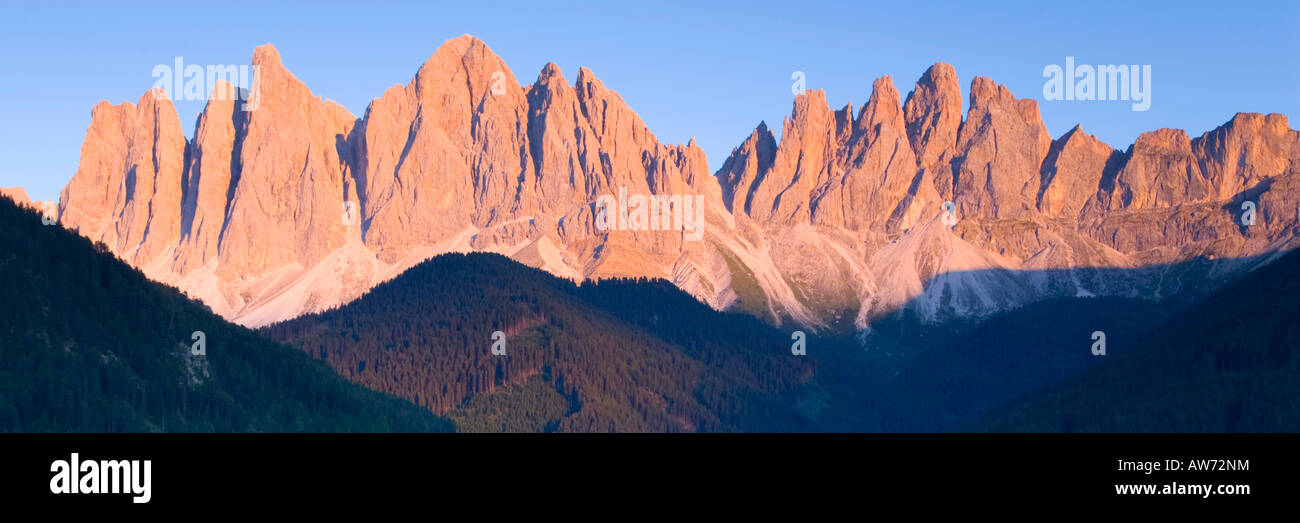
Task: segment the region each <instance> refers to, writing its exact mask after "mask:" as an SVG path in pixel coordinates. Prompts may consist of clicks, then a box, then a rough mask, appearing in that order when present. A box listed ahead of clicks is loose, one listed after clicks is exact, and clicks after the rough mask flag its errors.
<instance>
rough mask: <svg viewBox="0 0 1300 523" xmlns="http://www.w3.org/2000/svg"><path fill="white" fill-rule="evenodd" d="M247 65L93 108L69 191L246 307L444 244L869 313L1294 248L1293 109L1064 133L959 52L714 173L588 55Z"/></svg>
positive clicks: (1120, 281) (104, 223)
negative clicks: (573, 63)
mask: <svg viewBox="0 0 1300 523" xmlns="http://www.w3.org/2000/svg"><path fill="white" fill-rule="evenodd" d="M252 64H253V65H254V66H256V67H257V70H258V71H259V73H258V74H259V75H260V76H259V79H258V82H257V88H256V89H254V90H253V91H252V92H251V95H252V96H254V97H256V98H257V104H256V107H257V108H256V110H252V111H243V110H241V108H240V107H239V103H238V102H237V101H235V100H229V99H221V97H214V98H213V99H212V100H211V101H210V102H209V103H208V105H207V107H206V108H205V109H204V111H203V112H202V113H201V114H200V116H199V117H198V121H197V123H196V124H195V131H194V134H193V138H192V139H186V137H185V133H184V132H183V130H182V127H181V122H180V121H179V119H178V117H177V116H176V111H175V109H174V107H173V106H172V104H171V102H170V101H169V100H167V99H166V98H165V96H163V93H162V92H161V91H159V90H153V91H150V92H147V93H145V95H143V96H142V97H141V98H140V99H139V101H138V102H137V103H134V104H132V103H129V102H127V103H123V104H120V105H110V104H109V103H107V102H101V103H100V104H98V105H96V106H95V108H94V110H93V111H92V116H91V124H90V127H89V129H88V131H87V133H86V138H85V141H84V143H83V145H82V150H81V161H80V166H79V168H78V170H77V172H76V173H75V174H74V175H73V177H72V179H71V180H70V181H69V182H68V184H67V186H66V187H65V188H64V189H63V191H62V194H61V196H60V202H59V220H60V222H61V223H62V224H63V225H64V226H65V227H68V228H70V229H73V230H75V231H77V232H79V233H80V234H82V235H84V236H86V237H88V238H90V239H92V240H94V241H99V242H103V243H104V244H105V245H106V246H107V248H108V249H109V250H110V251H111V252H113V253H114V254H115V255H117V256H118V257H120V258H122V259H123V260H125V261H127V262H128V263H130V264H131V265H133V266H135V267H138V268H139V269H141V270H142V271H143V272H144V273H145V274H146V275H148V276H149V277H150V278H152V279H154V280H157V281H160V282H164V283H167V284H170V285H174V286H176V287H178V288H179V289H181V290H182V291H184V292H185V293H186V294H188V295H190V296H192V297H195V298H197V299H199V300H202V301H203V302H204V303H206V304H207V305H208V306H209V307H211V309H212V310H213V311H214V312H216V313H217V314H220V315H221V316H223V317H225V318H227V319H230V320H233V321H235V322H237V323H240V324H243V325H247V326H262V325H267V324H271V323H274V322H277V321H282V320H287V319H291V318H295V317H298V316H301V315H303V314H307V313H313V312H321V311H325V310H328V309H331V308H334V307H338V306H340V305H342V304H345V303H348V302H350V301H352V300H354V299H356V298H357V297H359V296H361V295H362V294H363V293H365V292H366V291H368V290H369V289H371V288H373V287H375V286H376V285H378V284H380V283H382V282H384V281H388V280H390V279H392V278H394V277H396V276H397V275H399V274H401V273H402V272H404V271H406V270H407V269H409V268H411V267H413V266H415V265H416V264H418V263H420V262H422V261H424V260H427V259H429V258H431V257H433V256H435V255H438V254H442V253H450V252H470V251H485V252H494V253H500V254H503V255H506V256H508V257H510V258H512V259H514V260H516V261H519V262H521V263H524V264H527V265H530V266H533V267H536V268H540V269H543V270H545V271H547V272H550V273H551V274H554V275H556V276H558V277H562V278H567V279H571V280H575V281H580V280H591V279H603V278H662V279H666V280H668V281H670V282H672V284H673V285H675V286H677V287H679V288H680V289H682V290H684V291H686V292H687V293H689V294H690V295H692V296H694V297H695V298H696V299H698V300H699V301H701V302H703V303H705V304H708V305H709V306H711V307H713V308H715V309H719V310H742V311H746V312H749V313H751V314H754V315H756V316H758V317H761V318H764V319H765V320H767V321H768V322H770V323H771V324H773V325H778V326H781V325H795V326H799V327H802V328H806V329H809V330H813V331H835V332H850V331H864V330H867V329H869V328H870V325H871V324H872V323H873V322H875V321H876V320H878V319H880V318H884V317H888V316H890V315H894V314H903V313H906V314H909V315H912V316H914V317H917V318H921V319H922V320H924V321H926V322H931V323H937V322H943V321H946V320H951V319H955V318H981V317H987V316H989V315H991V314H994V313H997V312H1000V311H1007V310H1012V309H1015V308H1016V307H1019V306H1022V305H1024V304H1028V303H1032V302H1035V301H1039V300H1044V299H1049V298H1059V297H1087V296H1116V297H1130V298H1150V299H1163V298H1167V297H1171V296H1189V295H1195V296H1203V295H1205V294H1206V293H1209V292H1211V291H1213V290H1214V289H1216V288H1218V287H1220V286H1222V285H1223V284H1225V283H1226V282H1229V281H1232V280H1233V279H1235V278H1236V277H1239V276H1240V275H1242V274H1245V273H1246V272H1248V271H1249V270H1251V269H1254V268H1256V267H1258V266H1261V265H1263V264H1266V263H1268V262H1269V261H1271V260H1273V259H1275V258H1276V257H1277V256H1279V255H1280V254H1281V253H1283V252H1285V251H1287V250H1289V249H1291V248H1293V247H1295V245H1296V244H1297V241H1300V240H1297V224H1298V223H1300V205H1298V204H1300V185H1298V184H1300V176H1297V175H1298V174H1300V162H1298V161H1297V160H1300V133H1298V132H1297V131H1296V130H1294V129H1291V128H1290V126H1289V123H1288V120H1287V118H1286V116H1284V115H1280V114H1269V115H1262V114H1246V113H1240V114H1237V115H1235V116H1233V117H1232V118H1231V119H1230V120H1229V121H1228V122H1226V123H1225V124H1223V125H1222V126H1220V127H1219V128H1217V129H1214V130H1211V131H1208V132H1205V133H1203V134H1202V135H1200V136H1196V137H1189V136H1188V135H1187V134H1186V133H1185V132H1184V131H1180V130H1173V129H1160V130H1156V131H1152V132H1147V133H1143V134H1142V135H1141V136H1139V137H1138V138H1137V140H1136V142H1135V143H1133V144H1132V145H1130V146H1128V147H1127V149H1125V150H1118V149H1115V148H1113V147H1112V146H1110V145H1107V144H1104V143H1102V142H1101V141H1099V140H1098V139H1096V138H1095V137H1093V136H1091V135H1089V134H1087V133H1086V132H1085V131H1084V130H1083V129H1082V128H1081V127H1077V126H1076V127H1075V128H1074V129H1072V130H1071V131H1069V132H1067V133H1066V134H1065V135H1063V136H1060V137H1057V138H1053V137H1052V136H1050V135H1049V134H1048V132H1047V130H1046V127H1045V126H1044V125H1043V122H1042V120H1041V118H1040V115H1039V110H1038V106H1037V103H1036V102H1035V101H1034V100H1031V99H1018V98H1016V97H1015V96H1013V95H1012V93H1011V92H1010V91H1009V90H1008V89H1007V88H1006V87H1005V86H1002V85H998V84H997V83H995V82H994V81H993V80H990V79H988V78H984V77H975V78H974V79H973V80H972V81H971V82H970V85H969V88H968V89H967V92H966V93H965V97H966V98H967V99H968V101H969V108H968V110H967V111H966V113H965V114H964V115H963V114H962V111H961V108H962V100H963V92H962V89H961V84H960V82H959V80H958V78H957V75H956V72H955V70H954V69H953V67H951V66H949V65H947V64H943V63H939V64H935V65H934V66H932V67H930V68H929V69H928V70H927V71H926V72H925V73H924V74H923V75H922V77H921V78H920V79H919V80H918V81H917V83H916V85H915V86H914V88H913V89H912V91H911V92H910V93H909V94H908V95H907V96H906V97H905V98H904V97H902V96H900V94H899V92H898V91H897V90H896V89H895V87H894V84H893V81H892V79H891V78H890V77H888V76H886V77H882V78H880V79H878V80H876V81H875V83H874V84H873V87H872V92H871V94H870V96H869V98H868V99H867V102H866V103H865V104H864V105H861V106H859V107H855V106H854V105H853V104H848V105H846V106H845V107H842V108H839V109H833V108H831V107H829V105H828V103H827V102H826V99H825V95H824V93H822V92H821V91H815V90H813V91H805V92H803V93H801V94H798V95H797V96H795V99H794V103H793V109H792V111H791V114H790V116H788V117H787V118H786V119H785V121H784V122H783V124H782V130H781V134H780V136H781V139H780V141H779V142H778V141H777V140H776V139H775V137H774V135H773V133H772V131H771V129H769V128H768V127H767V125H766V124H765V123H760V124H759V125H758V126H757V127H756V129H755V130H754V131H753V132H752V133H750V135H749V136H748V137H746V138H744V139H743V140H742V141H741V142H740V144H739V145H738V146H737V147H736V148H735V149H733V150H732V152H731V154H730V156H729V157H728V158H727V159H726V161H725V162H724V163H723V166H722V168H721V169H720V170H718V171H717V172H715V173H710V172H709V169H708V162H707V161H706V158H705V154H704V151H703V150H702V149H701V148H700V147H698V146H697V145H696V144H695V143H694V142H693V141H692V142H690V143H686V144H677V145H669V144H663V143H660V142H659V141H658V140H657V139H656V138H655V136H654V134H653V133H652V132H651V131H650V130H649V129H648V128H647V126H646V125H645V124H644V122H642V121H641V119H640V118H639V117H638V116H637V115H636V113H635V112H633V110H632V109H631V108H629V107H628V105H627V104H626V103H624V101H623V100H622V99H621V98H620V97H619V95H618V94H617V93H616V92H614V91H613V90H610V89H608V88H606V87H605V86H604V84H603V83H602V82H601V81H600V80H599V79H597V78H596V77H595V75H594V74H593V73H592V72H591V71H589V70H587V69H585V68H583V69H580V70H579V71H578V72H577V74H576V76H575V79H574V81H573V82H572V83H569V81H568V80H566V79H565V77H564V76H563V74H562V73H561V71H560V69H559V67H557V66H555V65H554V64H548V65H546V66H545V67H544V68H543V69H542V71H541V72H540V73H539V74H538V76H537V78H536V79H535V80H534V81H533V82H532V83H531V84H527V85H521V84H520V83H519V81H518V80H516V78H515V76H514V74H513V72H512V71H511V70H510V68H509V67H508V66H507V65H506V64H505V63H504V62H503V61H502V60H501V59H500V58H499V57H498V56H497V55H495V54H494V53H492V51H491V50H490V49H488V47H487V45H486V44H484V43H483V42H482V41H480V40H478V39H476V38H474V37H471V36H468V35H467V36H462V37H459V38H455V39H452V40H449V41H447V42H446V43H445V44H443V45H442V46H441V47H440V48H439V49H438V50H437V51H436V52H434V53H433V55H432V56H431V57H430V58H429V59H428V61H426V62H425V63H424V64H423V65H422V66H420V67H419V69H418V70H417V72H416V74H415V76H414V78H412V80H411V81H410V82H409V83H407V84H406V85H404V86H400V85H399V86H394V87H392V88H390V89H389V90H387V91H386V92H384V93H383V94H382V95H381V96H380V97H379V98H376V99H375V100H374V101H372V102H371V103H370V105H369V106H368V107H367V109H366V111H365V114H364V115H363V116H362V117H360V118H357V117H356V116H354V115H352V114H350V113H349V112H348V111H347V110H346V109H344V108H343V107H341V106H340V105H338V104H336V103H334V102H331V101H328V100H323V99H321V98H320V97H318V96H316V95H314V94H313V93H312V92H311V91H310V90H309V89H308V87H307V86H306V85H304V84H303V83H302V82H301V81H299V80H298V79H297V78H296V77H294V75H293V74H292V73H290V72H289V70H288V69H287V68H286V67H285V66H284V65H283V64H282V62H281V57H280V55H279V53H278V52H277V50H276V49H275V48H274V47H272V46H271V45H269V44H268V45H264V46H261V47H259V48H257V50H256V51H255V52H254V53H253V58H252ZM217 88H219V89H220V88H229V86H218V87H217ZM620 191H625V192H627V193H630V194H635V195H663V196H669V195H683V196H695V195H698V196H700V197H701V198H702V200H703V202H704V204H705V205H704V208H705V212H704V217H705V219H704V223H703V225H702V231H703V238H701V239H699V240H698V241H693V239H692V238H690V237H689V235H688V234H686V232H685V231H682V230H666V231H665V230H608V229H605V228H602V227H601V226H600V223H599V222H600V218H601V217H600V210H599V209H598V206H597V201H598V199H599V198H600V197H602V196H615V197H617V195H619V194H620ZM1250 206H1253V207H1250ZM1248 208H1249V209H1248ZM1247 214H1249V216H1248V215H1247ZM1246 223H1251V224H1250V225H1246ZM1112 269H1124V270H1123V271H1115V270H1112ZM1119 273H1122V274H1123V275H1124V277H1122V278H1115V277H1111V276H1113V275H1114V274H1119ZM1108 275H1111V276H1108ZM905 309H906V310H905Z"/></svg>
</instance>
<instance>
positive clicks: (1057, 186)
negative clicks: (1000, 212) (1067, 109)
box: [1038, 125, 1122, 220]
mask: <svg viewBox="0 0 1300 523" xmlns="http://www.w3.org/2000/svg"><path fill="white" fill-rule="evenodd" d="M1121 157H1122V155H1121V154H1120V153H1119V151H1116V150H1115V149H1114V148H1112V147H1110V146H1109V145H1106V144H1105V143H1102V141H1101V140H1098V139H1097V137H1095V136H1093V135H1091V134H1088V133H1086V132H1084V131H1083V126H1082V125H1075V126H1074V128H1072V129H1070V131H1069V132H1067V133H1065V135H1063V136H1061V137H1060V138H1058V139H1056V140H1055V141H1053V142H1052V147H1051V149H1050V150H1049V151H1048V153H1047V158H1046V159H1044V160H1043V168H1042V179H1043V182H1042V190H1041V191H1040V193H1039V195H1038V210H1040V211H1042V212H1043V214H1046V215H1048V216H1052V217H1059V218H1065V219H1070V220H1077V219H1079V217H1080V213H1081V212H1082V211H1083V208H1084V206H1085V205H1086V204H1087V203H1088V201H1089V200H1090V199H1092V198H1095V197H1096V196H1097V191H1098V190H1099V189H1100V187H1101V181H1102V179H1103V177H1104V176H1105V175H1106V173H1107V172H1109V171H1112V170H1114V169H1115V168H1116V167H1117V162H1118V160H1119V159H1121Z"/></svg>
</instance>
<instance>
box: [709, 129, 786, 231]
mask: <svg viewBox="0 0 1300 523" xmlns="http://www.w3.org/2000/svg"><path fill="white" fill-rule="evenodd" d="M775 158H776V137H774V136H772V131H771V130H770V129H768V128H767V122H759V123H758V127H755V128H754V131H753V132H751V133H749V137H748V138H745V141H744V142H741V144H740V146H739V147H736V148H734V149H732V150H731V156H728V157H727V160H726V162H725V163H723V164H722V168H721V169H718V172H717V177H718V182H719V183H720V184H721V185H722V198H723V201H724V202H725V203H726V205H727V209H728V210H730V211H731V212H732V213H736V214H739V213H745V214H749V206H748V203H749V200H750V197H751V195H752V194H753V190H754V188H755V187H757V185H758V183H759V182H761V181H762V178H763V176H764V175H765V174H767V171H768V169H771V168H772V162H773V160H775Z"/></svg>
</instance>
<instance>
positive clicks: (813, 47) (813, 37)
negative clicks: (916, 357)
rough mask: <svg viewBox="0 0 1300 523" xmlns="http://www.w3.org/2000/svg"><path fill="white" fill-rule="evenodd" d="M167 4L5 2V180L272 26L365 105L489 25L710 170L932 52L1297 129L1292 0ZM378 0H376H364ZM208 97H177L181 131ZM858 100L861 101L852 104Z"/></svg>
mask: <svg viewBox="0 0 1300 523" xmlns="http://www.w3.org/2000/svg"><path fill="white" fill-rule="evenodd" d="M915 3H917V2H889V3H881V4H874V5H868V4H867V3H866V2H817V1H813V0H799V1H780V2H764V1H754V0H751V1H745V2H712V1H710V2H659V1H655V2H622V1H617V2H609V1H604V2H577V1H563V2H559V1H556V2H546V1H537V0H530V1H502V0H475V1H469V2H465V1H458V2H452V3H443V2H419V3H414V2H412V3H410V4H406V3H388V2H374V3H372V2H355V1H353V2H338V3H332V2H311V3H305V2H304V3H294V2H279V1H275V2H175V1H171V2H158V3H152V4H132V5H124V6H117V5H109V4H107V3H106V4H105V5H99V6H86V7H77V6H69V7H64V6H56V5H54V4H55V3H54V2H38V3H35V4H26V5H23V6H21V7H19V6H17V5H14V6H9V7H7V8H6V10H5V22H6V23H5V24H4V30H3V31H0V43H2V44H3V50H4V52H3V53H0V71H3V73H4V74H5V77H6V78H5V80H4V81H3V82H2V83H0V117H2V118H3V122H4V125H3V127H0V156H2V157H3V158H4V160H3V162H0V186H6V187H7V186H12V185H21V186H24V187H26V188H27V189H28V192H29V193H30V194H31V196H32V197H33V198H35V199H39V200H43V199H57V198H58V192H59V190H60V189H61V188H62V187H63V185H64V184H65V183H66V182H67V180H68V179H69V178H70V177H71V176H72V174H73V172H75V171H76V169H77V162H78V157H79V154H80V147H81V141H82V139H83V137H84V135H85V132H86V127H87V126H88V125H89V123H90V110H91V107H92V106H93V105H94V104H95V103H96V102H98V101H100V100H109V101H110V102H112V103H120V102H122V101H126V100H130V101H132V102H134V101H136V100H137V99H138V98H139V97H140V95H141V94H143V93H144V92H145V91H146V90H148V89H149V87H150V86H152V85H153V83H154V78H153V76H152V71H153V68H154V66H156V65H159V64H171V63H172V62H173V60H174V58H175V57H176V56H181V57H183V58H184V60H185V63H187V64H247V63H249V61H250V60H251V57H252V51H253V48H254V47H256V46H257V45H259V44H262V43H266V42H271V43H273V44H275V46H276V47H277V48H278V49H279V51H280V55H281V57H282V59H283V62H284V64H285V66H286V67H288V68H289V69H290V70H291V71H293V72H294V74H296V75H297V76H298V77H299V78H300V79H302V80H303V81H304V82H305V83H306V84H307V86H308V87H310V88H311V89H312V90H313V92H315V93H316V94H317V95H320V96H323V97H325V98H329V99H333V100H335V101H337V102H339V103H341V104H343V105H344V106H345V107H347V108H348V109H349V110H351V111H352V112H353V114H356V115H358V116H360V115H362V114H364V112H365V108H366V105H367V104H368V103H369V102H370V100H372V99H373V98H375V97H377V96H379V95H380V94H382V93H383V91H384V90H385V89H386V88H388V87H391V86H393V85H397V84H405V83H406V82H407V81H409V80H410V79H411V77H412V76H413V75H414V73H415V71H416V70H417V69H418V68H419V66H420V64H422V63H423V62H424V61H425V60H426V59H427V58H428V57H429V56H430V55H431V54H432V53H433V52H434V50H435V49H437V47H438V46H439V45H440V44H441V43H442V42H443V41H445V40H447V39H450V38H454V37H456V36H459V35H461V34H465V33H469V34H472V35H475V36H477V37H479V38H482V39H483V40H484V41H486V42H487V44H488V46H490V47H491V48H492V50H493V51H495V52H496V53H497V54H499V55H500V56H501V57H502V58H503V59H505V61H506V63H507V64H509V66H510V67H511V69H512V71H513V72H514V74H515V76H516V77H517V78H518V79H519V81H520V82H522V83H525V84H526V83H530V82H531V81H532V80H533V79H535V78H536V77H537V73H538V72H539V71H540V70H541V68H542V66H543V65H545V64H546V63H547V62H552V61H553V62H556V63H557V64H559V65H560V67H561V69H562V70H563V71H564V73H565V76H566V78H567V79H568V80H569V81H570V82H572V81H573V79H574V77H575V75H576V73H577V69H578V67H580V66H586V67H588V68H590V69H591V70H592V71H593V72H595V74H596V76H597V77H599V78H600V79H601V80H602V81H603V82H604V83H605V85H606V87H609V88H611V89H614V90H616V91H618V92H619V93H620V94H621V95H622V96H623V99H624V100H626V101H627V102H628V104H629V105H631V107H632V109H633V110H635V111H637V112H638V113H639V114H640V115H641V117H642V118H643V119H644V120H645V122H646V124H647V125H648V126H649V127H650V129H651V130H652V131H653V132H654V133H655V134H656V135H657V136H658V137H659V139H660V140H661V141H664V142H669V143H676V142H685V141H687V140H689V139H690V138H691V137H695V139H696V141H697V142H698V143H699V144H700V146H702V147H703V148H704V149H705V151H706V152H707V153H708V157H709V163H710V165H712V166H713V168H714V169H716V168H718V167H719V166H720V165H721V163H722V161H723V160H724V159H725V158H726V156H727V154H728V153H729V152H730V150H731V148H732V147H734V146H736V145H737V144H739V142H740V141H741V140H743V139H744V138H745V136H747V135H748V134H749V132H750V131H751V130H752V129H753V128H754V126H755V125H757V124H758V122H759V121H760V120H766V121H767V122H768V124H769V126H771V127H772V128H773V129H774V131H776V132H778V133H779V131H780V126H781V121H782V119H783V118H784V117H785V116H786V115H788V114H789V112H790V106H791V99H792V95H791V84H792V80H791V74H792V73H793V72H794V71H803V72H804V73H805V75H806V82H807V87H809V88H814V89H824V90H825V91H826V93H827V98H828V99H829V100H830V102H831V105H832V106H833V107H836V108H838V107H842V106H843V105H844V104H845V103H847V102H850V101H851V102H853V104H854V106H855V108H856V107H858V106H860V105H861V104H862V103H863V102H865V101H866V100H867V98H868V96H870V94H871V84H872V81H873V80H874V79H875V78H877V77H880V76H884V75H891V76H892V77H893V79H894V85H895V86H896V87H897V88H898V90H899V92H900V93H902V96H904V97H905V96H906V95H907V92H908V91H910V90H911V89H912V85H913V84H914V83H915V81H916V79H917V78H918V77H919V76H920V75H921V73H922V72H924V71H925V69H926V68H927V67H928V66H929V65H930V64H932V63H934V62H937V61H944V62H948V63H951V64H953V66H954V67H956V69H957V74H958V75H959V76H960V77H961V82H962V88H963V95H966V94H968V93H966V90H967V89H968V87H969V85H970V79H971V78H972V77H973V76H976V75H981V76H988V77H991V78H993V79H994V80H996V81H997V82H999V83H1004V84H1006V85H1007V86H1008V87H1009V88H1010V89H1011V91H1012V92H1013V93H1014V94H1015V95H1016V96H1017V97H1022V98H1035V99H1038V100H1039V105H1040V108H1041V109H1042V113H1043V117H1044V120H1045V122H1046V124H1047V128H1048V130H1049V131H1051V133H1052V135H1053V136H1060V135H1061V134H1063V133H1064V132H1065V131H1067V130H1069V129H1070V128H1071V127H1073V126H1074V124H1076V123H1081V124H1083V127H1084V130H1085V131H1087V132H1090V133H1093V134H1096V135H1098V136H1099V137H1100V138H1101V139H1102V140H1103V141H1105V142H1107V143H1109V144H1110V145H1112V146H1114V147H1117V148H1126V147H1127V146H1128V144H1130V143H1132V142H1133V140H1134V139H1135V138H1136V137H1137V135H1138V134H1139V133H1141V132H1143V131H1147V130H1153V129H1157V128H1161V127H1173V128H1181V129H1186V130H1187V131H1188V133H1189V134H1191V135H1193V136H1196V135H1199V134H1200V133H1202V132H1204V131H1207V130H1210V129H1213V128H1214V127H1216V126H1218V125H1220V124H1222V123H1223V122H1225V121H1227V120H1228V119H1229V118H1231V116H1232V115H1233V114H1234V113H1236V112H1239V111H1246V112H1265V113H1267V112H1279V113H1284V114H1287V115H1289V116H1291V117H1292V128H1295V127H1297V126H1300V124H1297V123H1296V119H1300V7H1298V4H1300V3H1297V2H1294V1H1279V2H1260V3H1257V2H1247V1H1238V2H1206V3H1200V2H1168V3H1167V4H1166V5H1160V4H1161V3H1159V2H1134V1H1131V0H1130V1H1123V2H1113V3H1111V2H1104V1H1093V2H1068V3H1057V2H1041V1H1036V2H1024V3H1012V2H952V3H946V2H945V3H934V4H925V5H922V6H915V5H912V4H915ZM370 4H373V5H370ZM1067 56H1073V57H1075V61H1076V63H1079V64H1093V65H1095V64H1138V65H1150V66H1151V69H1152V87H1151V89H1152V93H1151V107H1150V110H1148V111H1145V112H1135V111H1132V110H1131V106H1130V105H1129V104H1128V103H1126V102H1099V101H1093V102H1079V101H1045V100H1043V84H1044V82H1045V79H1044V78H1043V68H1044V67H1046V66H1048V65H1051V64H1058V65H1063V64H1064V62H1065V58H1066V57H1067ZM202 106H203V103H202V102H179V103H178V104H177V110H178V112H179V113H180V117H181V125H182V127H183V128H184V129H185V132H186V135H187V136H191V137H192V135H193V133H194V122H195V118H196V117H197V115H198V112H199V111H200V110H201V109H202ZM855 112H856V109H855Z"/></svg>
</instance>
